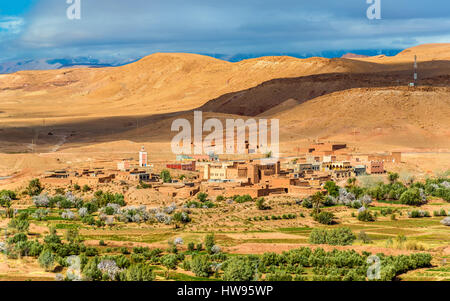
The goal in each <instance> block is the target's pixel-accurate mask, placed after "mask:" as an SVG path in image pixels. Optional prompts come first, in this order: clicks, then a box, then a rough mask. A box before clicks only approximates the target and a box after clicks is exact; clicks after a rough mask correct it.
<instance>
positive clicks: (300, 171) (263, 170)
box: [41, 143, 402, 198]
mask: <svg viewBox="0 0 450 301" xmlns="http://www.w3.org/2000/svg"><path fill="white" fill-rule="evenodd" d="M137 154H138V155H139V159H138V160H133V159H127V160H118V161H116V162H113V164H114V165H113V167H106V166H107V165H108V164H110V165H111V162H104V164H103V166H102V162H97V165H96V166H95V167H92V166H91V167H87V168H80V169H65V170H56V171H48V172H47V173H46V174H44V175H43V176H42V177H41V181H42V182H43V183H44V184H45V185H50V186H55V187H56V186H66V185H75V184H77V185H79V186H80V187H83V186H85V185H87V186H89V187H92V189H96V188H101V187H104V186H108V185H110V186H118V187H120V186H124V185H128V186H133V185H134V186H138V185H139V186H142V187H145V188H146V189H152V190H154V191H156V192H159V193H161V194H163V195H166V196H170V197H173V198H189V197H192V196H195V195H196V194H197V193H199V192H205V193H207V194H208V195H209V196H211V197H215V196H218V195H222V196H224V197H232V196H234V195H250V196H251V197H253V198H256V197H262V196H268V195H272V194H290V195H294V196H298V197H307V196H310V195H313V194H315V193H316V192H318V191H322V190H323V185H324V184H325V183H326V182H327V181H331V180H333V181H335V182H340V181H346V180H347V179H348V178H351V177H356V176H361V175H371V174H384V173H385V172H386V171H385V166H386V164H392V163H393V164H395V163H400V162H401V159H402V158H401V156H402V154H401V153H400V152H392V153H377V154H361V153H355V152H353V150H350V149H349V148H348V147H347V145H346V144H337V143H312V144H311V145H310V146H309V147H307V148H298V149H297V155H296V156H294V157H285V158H278V159H274V158H257V157H255V156H253V157H250V156H248V158H242V159H241V158H239V160H221V159H220V156H216V155H201V156H187V155H178V156H176V159H175V160H174V162H151V164H149V162H148V155H147V152H146V151H145V150H144V148H142V149H141V150H140V152H139V153H137ZM162 170H168V171H169V172H170V174H171V180H170V181H167V179H165V181H163V179H161V171H162Z"/></svg>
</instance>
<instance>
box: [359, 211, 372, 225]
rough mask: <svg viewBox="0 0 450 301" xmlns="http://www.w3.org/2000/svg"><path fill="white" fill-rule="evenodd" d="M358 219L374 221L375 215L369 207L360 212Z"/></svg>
mask: <svg viewBox="0 0 450 301" xmlns="http://www.w3.org/2000/svg"><path fill="white" fill-rule="evenodd" d="M358 220H359V221H361V222H374V221H375V217H374V216H373V215H372V213H371V212H370V211H369V210H368V209H366V210H362V211H361V212H359V213H358Z"/></svg>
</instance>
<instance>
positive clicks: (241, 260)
mask: <svg viewBox="0 0 450 301" xmlns="http://www.w3.org/2000/svg"><path fill="white" fill-rule="evenodd" d="M255 276H256V266H255V264H254V263H253V262H252V261H250V259H249V258H248V257H233V258H231V259H229V260H227V261H226V262H225V267H224V269H223V280H225V281H252V280H255Z"/></svg>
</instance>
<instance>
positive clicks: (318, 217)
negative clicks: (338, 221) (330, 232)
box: [314, 211, 335, 225]
mask: <svg viewBox="0 0 450 301" xmlns="http://www.w3.org/2000/svg"><path fill="white" fill-rule="evenodd" d="M334 218H335V217H334V214H333V213H332V212H327V211H322V212H319V213H317V214H314V220H315V221H316V222H318V223H321V224H323V225H332V224H333V223H334Z"/></svg>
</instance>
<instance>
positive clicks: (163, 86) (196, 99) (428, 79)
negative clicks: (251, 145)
mask: <svg viewBox="0 0 450 301" xmlns="http://www.w3.org/2000/svg"><path fill="white" fill-rule="evenodd" d="M414 55H417V56H418V60H419V72H420V73H419V79H420V82H419V83H420V87H419V88H408V87H407V86H408V84H409V82H410V81H411V80H412V72H413V69H412V66H413V57H414ZM449 87H450V44H431V45H422V46H418V47H414V48H410V49H407V50H405V51H403V52H402V53H400V54H398V55H397V56H394V57H371V58H358V59H324V58H310V59H305V60H300V59H295V58H291V57H263V58H258V59H250V60H245V61H242V62H239V63H229V62H225V61H221V60H217V59H214V58H210V57H205V56H201V55H194V54H153V55H150V56H148V57H146V58H144V59H142V60H140V61H138V62H135V63H133V64H130V65H126V66H122V67H117V68H98V69H65V70H52V71H27V72H18V73H15V74H8V75H0V141H1V144H0V152H3V153H8V154H10V155H8V156H15V154H16V153H32V152H35V153H43V154H47V153H49V154H53V153H54V154H60V153H63V152H67V151H68V150H71V151H75V150H77V149H78V150H83V151H84V152H92V153H95V152H96V151H98V152H108V151H109V150H110V149H114V151H117V152H123V151H126V150H127V149H128V150H129V149H131V148H133V147H137V145H139V144H145V143H150V144H153V145H154V146H155V147H156V148H157V149H158V152H156V154H155V155H156V156H158V155H161V157H165V158H167V157H168V156H169V155H170V154H169V152H170V148H169V147H168V146H169V145H170V140H171V139H172V137H173V136H174V133H173V132H171V131H170V125H171V121H172V120H173V119H174V118H179V117H180V116H181V117H187V118H192V110H194V109H196V108H197V109H198V108H200V109H202V110H203V111H205V112H208V114H207V116H210V117H213V116H220V117H221V118H225V117H227V116H228V117H233V118H241V117H242V118H249V117H255V118H279V119H280V126H281V144H282V146H283V145H284V146H285V147H286V148H285V149H286V151H289V150H290V149H292V148H293V145H296V144H298V143H301V142H302V141H305V140H307V139H315V138H325V139H329V140H338V141H345V142H352V143H355V145H357V146H359V147H365V148H369V147H370V148H372V149H386V150H389V149H399V148H400V149H405V148H407V149H434V150H441V149H444V150H445V149H448V148H450V146H449V144H450V142H449V140H450V139H449V130H448V129H449V128H450V120H449V116H450V103H449V99H450V92H449ZM17 156H19V155H17ZM8 158H9V157H8ZM8 160H10V159H8ZM21 160H22V161H21ZM6 161H7V160H6V159H5V160H3V162H4V163H5V162H6ZM8 162H10V163H5V164H4V166H11V165H17V164H19V163H20V162H23V158H20V160H19V159H17V158H16V159H11V160H10V161H8ZM13 162H15V163H13ZM17 162H19V163H17ZM43 164H44V165H45V164H50V163H43ZM19 165H21V164H19ZM24 166H26V164H25V163H24ZM34 167H35V166H34V164H31V163H30V168H34ZM5 168H6V167H5Z"/></svg>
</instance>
